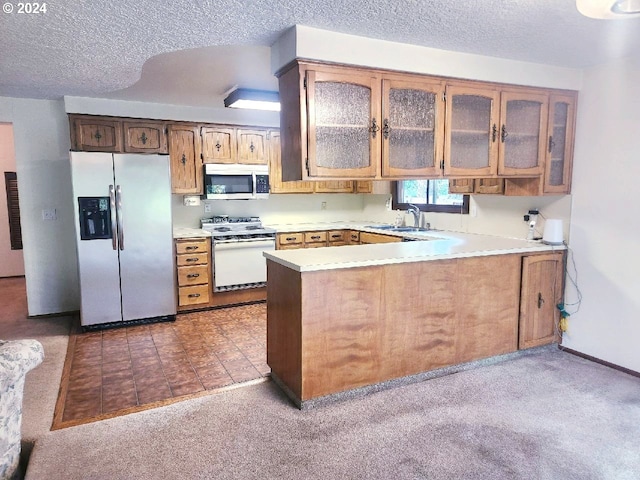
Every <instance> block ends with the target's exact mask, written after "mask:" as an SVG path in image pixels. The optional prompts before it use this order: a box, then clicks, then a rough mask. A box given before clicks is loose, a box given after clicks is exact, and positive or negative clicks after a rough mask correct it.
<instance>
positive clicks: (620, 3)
mask: <svg viewBox="0 0 640 480" xmlns="http://www.w3.org/2000/svg"><path fill="white" fill-rule="evenodd" d="M576 7H578V11H579V12H580V13H581V14H583V15H584V16H585V17H590V18H598V19H619V18H637V17H640V0H576Z"/></svg>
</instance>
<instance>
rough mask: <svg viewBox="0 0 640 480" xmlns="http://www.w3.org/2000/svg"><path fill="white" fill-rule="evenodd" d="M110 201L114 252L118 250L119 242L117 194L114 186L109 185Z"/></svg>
mask: <svg viewBox="0 0 640 480" xmlns="http://www.w3.org/2000/svg"><path fill="white" fill-rule="evenodd" d="M109 199H110V203H111V245H112V246H113V249H114V250H117V249H118V241H117V239H116V232H117V231H118V227H117V224H116V192H115V190H114V188H113V185H109Z"/></svg>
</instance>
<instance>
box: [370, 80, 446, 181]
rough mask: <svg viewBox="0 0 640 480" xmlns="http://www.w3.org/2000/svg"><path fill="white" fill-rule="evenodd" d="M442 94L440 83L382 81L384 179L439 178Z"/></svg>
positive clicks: (442, 115)
mask: <svg viewBox="0 0 640 480" xmlns="http://www.w3.org/2000/svg"><path fill="white" fill-rule="evenodd" d="M443 93H444V88H443V86H442V84H440V83H433V82H424V81H423V82H421V81H419V80H417V81H401V80H391V79H387V80H383V82H382V117H383V119H382V176H383V177H403V176H404V177H410V178H415V177H417V176H425V175H429V176H437V175H441V170H440V160H441V159H442V139H443V132H444V102H443V101H442V94H443Z"/></svg>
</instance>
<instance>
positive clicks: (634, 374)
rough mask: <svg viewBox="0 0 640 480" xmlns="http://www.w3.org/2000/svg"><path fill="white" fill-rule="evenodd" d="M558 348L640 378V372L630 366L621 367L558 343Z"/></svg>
mask: <svg viewBox="0 0 640 480" xmlns="http://www.w3.org/2000/svg"><path fill="white" fill-rule="evenodd" d="M558 348H559V349H560V350H562V351H563V352H567V353H570V354H571V355H575V356H576V357H580V358H584V359H585V360H589V361H591V362H595V363H599V364H600V365H604V366H605V367H609V368H613V369H614V370H618V371H620V372H623V373H627V374H629V375H633V376H634V377H638V378H640V372H636V371H635V370H631V369H630V368H626V367H621V366H620V365H616V364H615V363H611V362H607V361H606V360H602V359H600V358H597V357H592V356H591V355H587V354H586V353H582V352H578V351H577V350H573V349H571V348H567V347H563V346H562V345H558Z"/></svg>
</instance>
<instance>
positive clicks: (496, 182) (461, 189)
mask: <svg viewBox="0 0 640 480" xmlns="http://www.w3.org/2000/svg"><path fill="white" fill-rule="evenodd" d="M504 183H505V180H504V179H503V178H476V179H473V178H452V179H450V180H449V193H463V194H470V193H471V194H493V195H501V194H503V193H504Z"/></svg>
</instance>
